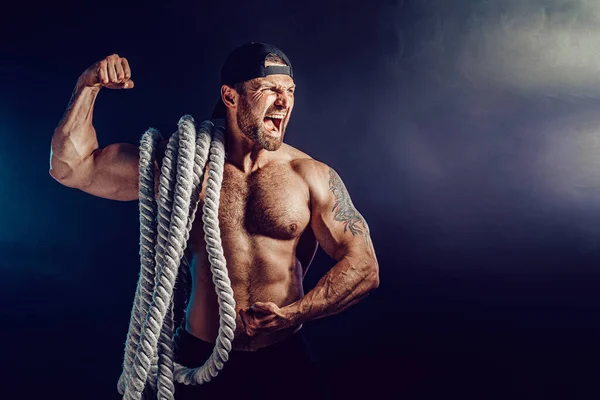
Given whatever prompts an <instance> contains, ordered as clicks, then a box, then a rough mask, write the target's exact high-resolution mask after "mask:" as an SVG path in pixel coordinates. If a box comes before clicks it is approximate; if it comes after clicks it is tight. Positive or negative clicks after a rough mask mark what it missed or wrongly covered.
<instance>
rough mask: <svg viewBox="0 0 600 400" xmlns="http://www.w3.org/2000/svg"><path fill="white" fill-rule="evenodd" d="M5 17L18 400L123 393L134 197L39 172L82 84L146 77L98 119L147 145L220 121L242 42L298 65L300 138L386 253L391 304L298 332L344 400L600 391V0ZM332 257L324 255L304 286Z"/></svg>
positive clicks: (109, 134)
mask: <svg viewBox="0 0 600 400" xmlns="http://www.w3.org/2000/svg"><path fill="white" fill-rule="evenodd" d="M12 7H13V8H11V9H10V10H8V9H7V10H5V11H6V12H3V13H2V14H3V15H2V24H0V30H1V33H2V35H1V38H2V39H1V40H2V42H1V45H2V49H1V53H0V54H1V57H2V58H1V64H0V76H1V77H2V91H1V94H0V104H1V107H0V140H1V143H2V145H1V146H0V160H1V165H2V166H1V168H0V187H1V193H2V195H1V196H0V210H1V212H2V224H0V271H1V272H2V278H1V279H0V289H1V290H0V293H1V294H2V295H1V300H0V301H1V303H0V305H1V308H0V309H1V313H2V319H1V326H2V330H1V332H2V342H1V344H2V351H1V354H2V363H1V369H2V371H1V375H0V377H1V378H0V379H1V380H2V382H3V387H4V389H3V392H4V394H11V396H10V398H18V399H36V398H44V397H50V396H51V397H54V396H56V397H57V398H62V399H90V400H92V399H116V398H118V394H117V391H116V383H117V380H118V377H119V374H120V371H121V362H122V357H123V348H124V342H125V336H126V333H127V328H128V323H129V312H130V310H131V304H132V300H133V295H134V291H135V284H136V280H137V274H138V272H139V258H138V251H139V247H138V246H139V230H138V229H139V225H138V224H139V220H138V204H137V202H112V201H108V200H103V199H98V198H94V197H92V196H90V195H87V194H85V193H82V192H78V191H76V190H73V189H68V188H66V187H64V186H61V185H59V184H58V183H56V182H55V181H54V180H53V179H52V178H51V177H50V176H49V174H48V168H49V164H48V161H49V150H50V139H51V136H52V133H53V129H54V127H55V126H56V124H57V123H58V120H59V119H60V117H61V115H62V113H63V112H64V110H65V108H66V106H67V103H68V100H69V98H70V96H71V93H72V90H73V87H74V85H75V81H76V79H77V77H78V76H79V74H80V73H81V72H82V71H83V70H84V69H85V68H87V67H88V66H89V65H90V64H91V63H93V62H95V61H97V60H98V59H101V58H103V57H105V56H107V55H109V54H112V53H118V54H119V55H121V56H124V57H127V58H128V60H129V62H130V64H131V67H132V71H133V80H134V81H135V83H136V87H135V88H134V89H133V90H130V91H111V90H103V91H102V92H101V93H100V95H99V98H98V100H97V103H96V111H95V119H94V124H95V126H96V129H97V132H98V138H99V141H100V145H101V146H104V145H106V144H109V143H112V142H117V141H125V142H130V143H137V142H138V140H139V138H140V137H141V135H142V134H143V133H144V131H145V130H146V129H147V128H149V127H154V128H157V129H159V130H160V131H161V132H162V133H163V134H164V135H169V134H171V133H172V132H173V131H174V130H175V129H176V123H177V120H178V119H179V117H180V116H182V115H183V114H187V113H189V114H192V115H193V116H194V117H195V118H196V119H197V120H202V119H206V118H209V116H210V111H211V109H212V105H213V104H214V101H215V99H216V98H217V96H218V91H219V85H218V79H219V77H218V76H219V68H220V65H221V62H222V61H223V59H224V57H225V56H226V54H227V53H228V52H229V51H230V50H231V49H233V48H234V47H236V46H238V45H240V44H242V43H245V42H248V41H264V42H269V43H273V44H275V45H277V46H279V47H281V48H282V49H283V50H284V51H285V52H286V53H287V54H288V55H289V57H290V59H291V60H292V63H293V66H294V69H295V75H296V79H295V80H296V83H297V85H298V90H297V94H296V105H295V110H294V114H293V117H292V120H291V124H290V126H289V128H288V132H287V135H286V141H287V142H288V143H290V144H291V145H293V146H296V147H298V148H299V149H301V150H302V151H305V152H307V153H308V154H310V155H312V156H313V157H314V158H316V159H318V160H321V161H323V162H325V163H327V164H329V165H331V166H332V167H334V168H335V169H336V170H337V171H338V172H339V174H340V175H341V177H342V179H343V180H344V182H345V183H346V186H347V187H348V190H349V192H350V194H351V196H352V199H353V201H354V204H355V205H356V207H357V208H358V209H359V211H360V212H361V213H362V214H363V215H364V217H365V218H366V219H367V221H368V222H369V224H370V227H371V230H372V238H373V242H374V245H375V249H376V252H377V255H378V258H379V263H380V278H381V285H380V288H379V289H378V290H376V291H375V292H374V293H373V294H371V295H370V296H369V297H368V298H367V299H365V300H364V301H363V302H362V303H360V304H359V305H357V306H355V307H353V308H351V309H349V310H347V311H346V312H344V313H343V314H340V315H337V316H333V317H329V318H325V319H322V320H318V321H315V322H312V323H308V324H306V325H305V330H306V332H307V334H308V337H309V339H310V341H311V344H312V345H313V350H314V352H315V353H316V354H317V355H318V357H319V358H320V360H321V363H322V366H323V369H324V373H325V374H326V375H327V377H328V379H329V380H330V382H331V384H332V386H333V387H334V392H335V393H336V395H337V396H336V398H338V399H350V398H363V397H364V393H369V398H382V397H384V396H385V397H386V398H399V399H439V398H446V399H447V398H460V399H501V400H509V399H565V400H574V399H585V400H587V399H597V398H599V397H600V386H599V385H598V379H599V378H598V377H599V376H600V375H599V373H600V368H599V362H598V359H599V356H600V345H599V342H598V333H599V325H600V323H599V322H598V321H599V319H598V309H599V306H600V299H599V297H598V287H599V285H600V272H598V262H599V260H600V156H599V154H600V113H598V110H599V107H600V74H599V72H600V68H599V65H600V5H599V3H598V2H595V1H593V0H578V1H552V0H546V1H544V0H532V1H518V0H505V1H500V0H489V1H466V0H460V1H444V0H437V1H433V0H432V1H408V0H407V1H393V0H390V1H378V2H377V1H376V2H368V3H367V2H361V3H359V2H356V4H350V2H343V1H313V0H308V1H303V2H299V1H298V2H267V1H231V2H225V1H223V2H182V1H173V2H160V3H156V4H150V3H143V2H139V3H136V4H134V3H119V2H112V3H111V2H90V3H89V4H86V3H83V2H73V3H52V5H51V6H49V5H46V6H44V7H40V6H36V5H34V4H26V3H25V2H18V3H14V4H13V5H12ZM15 7H16V8H15ZM332 265H333V261H332V260H331V259H329V258H328V257H327V256H325V255H324V254H323V253H322V251H321V250H319V252H318V255H317V257H316V259H315V260H314V263H313V265H312V267H311V269H310V271H309V273H308V276H307V278H306V290H307V291H308V290H309V289H310V288H312V286H314V284H315V283H316V281H317V280H318V279H319V278H320V277H321V276H322V275H323V274H324V273H325V272H326V271H327V269H328V268H330V267H331V266H332ZM257 387H258V388H260V385H259V386H257ZM2 397H4V395H3V396H2ZM6 398H9V396H8V395H7V397H6Z"/></svg>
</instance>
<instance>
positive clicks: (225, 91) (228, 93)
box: [221, 85, 238, 108]
mask: <svg viewBox="0 0 600 400" xmlns="http://www.w3.org/2000/svg"><path fill="white" fill-rule="evenodd" d="M237 96H238V94H237V92H236V91H235V89H234V88H232V87H231V86H227V85H223V86H221V99H222V100H223V103H225V106H226V107H227V108H235V107H236V105H237Z"/></svg>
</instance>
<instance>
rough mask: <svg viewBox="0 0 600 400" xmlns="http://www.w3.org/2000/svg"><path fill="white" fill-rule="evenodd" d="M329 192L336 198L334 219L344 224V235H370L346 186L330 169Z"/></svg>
mask: <svg viewBox="0 0 600 400" xmlns="http://www.w3.org/2000/svg"><path fill="white" fill-rule="evenodd" d="M329 190H330V191H331V192H332V193H333V195H334V197H335V204H334V206H333V208H332V209H331V211H332V212H333V213H334V214H333V218H334V219H335V220H336V221H340V222H342V223H343V224H344V233H345V232H346V231H348V230H349V231H350V233H352V236H356V235H364V234H366V235H367V236H368V235H369V228H368V226H367V223H366V222H365V219H364V218H363V216H362V215H360V213H359V212H358V211H357V210H356V208H354V204H352V200H350V195H349V194H348V191H347V190H346V186H345V185H344V182H342V179H341V178H340V177H339V175H338V174H337V173H336V172H335V171H334V170H333V168H331V167H329Z"/></svg>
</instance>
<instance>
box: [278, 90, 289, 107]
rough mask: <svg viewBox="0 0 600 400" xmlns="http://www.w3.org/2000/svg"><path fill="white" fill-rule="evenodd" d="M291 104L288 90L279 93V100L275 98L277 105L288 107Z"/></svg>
mask: <svg viewBox="0 0 600 400" xmlns="http://www.w3.org/2000/svg"><path fill="white" fill-rule="evenodd" d="M289 104H290V96H289V95H288V94H287V92H281V93H279V94H278V95H277V100H275V105H277V106H279V107H283V108H288V105H289Z"/></svg>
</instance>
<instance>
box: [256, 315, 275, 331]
mask: <svg viewBox="0 0 600 400" xmlns="http://www.w3.org/2000/svg"><path fill="white" fill-rule="evenodd" d="M276 318H277V315H276V314H263V315H261V316H258V317H254V321H253V325H254V326H255V327H256V328H259V327H262V326H264V325H266V324H269V323H271V322H273V321H274V320H275V319H276Z"/></svg>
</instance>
